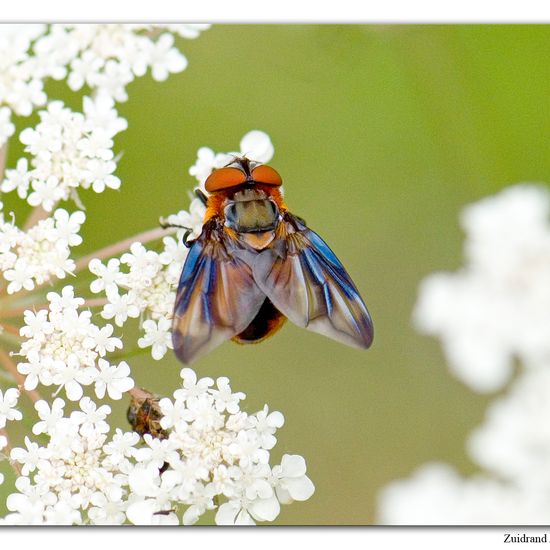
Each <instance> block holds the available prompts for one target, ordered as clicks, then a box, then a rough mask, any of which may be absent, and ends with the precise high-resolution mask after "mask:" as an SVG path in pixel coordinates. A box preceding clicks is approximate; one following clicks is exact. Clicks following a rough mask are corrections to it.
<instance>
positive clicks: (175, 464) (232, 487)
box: [127, 368, 314, 525]
mask: <svg viewBox="0 0 550 550" xmlns="http://www.w3.org/2000/svg"><path fill="white" fill-rule="evenodd" d="M181 376H182V380H183V386H182V388H180V389H179V390H176V391H175V392H174V399H173V400H171V399H168V398H165V399H161V400H160V403H159V405H160V409H161V411H162V414H163V418H162V420H161V422H160V425H161V426H162V428H163V429H165V430H167V431H168V432H169V435H168V437H166V438H164V439H155V438H153V437H151V436H149V435H146V436H145V442H146V446H145V447H144V448H142V449H140V450H139V451H138V452H137V453H136V460H137V465H136V468H135V469H134V470H133V472H131V473H130V476H129V485H130V488H131V490H132V493H133V495H134V498H135V500H134V501H133V502H132V504H131V505H130V506H129V507H128V510H127V515H128V518H129V519H130V521H132V523H134V524H140V525H142V524H151V523H168V524H172V523H177V522H178V521H179V520H178V518H177V514H176V512H174V511H173V510H175V509H176V508H177V507H178V505H180V504H182V505H185V506H186V507H187V508H186V510H185V512H184V513H183V516H182V522H183V523H184V524H193V523H195V522H196V521H198V519H199V518H200V516H202V515H203V514H204V513H205V512H206V511H207V510H212V509H214V508H217V512H216V516H215V521H216V523H217V524H218V525H228V524H253V523H255V521H254V520H256V521H273V520H274V519H275V518H276V517H277V516H278V514H279V511H280V503H283V504H287V503H290V502H292V501H293V500H307V499H308V498H309V497H310V496H311V495H312V494H313V492H314V486H313V484H312V482H311V481H310V479H309V478H308V477H307V476H306V464H305V461H304V459H303V458H302V457H301V456H298V455H284V456H283V459H282V462H281V464H280V465H277V466H274V467H271V466H270V465H269V455H270V453H269V451H270V450H271V449H272V448H273V447H274V445H275V443H276V441H277V440H276V438H275V435H274V434H275V432H276V430H277V429H278V428H280V427H281V426H282V425H283V422H284V418H283V415H282V414H281V413H279V412H276V411H275V412H271V413H270V412H269V410H268V408H267V405H266V406H265V407H264V409H263V410H261V411H259V412H257V413H256V414H254V415H248V414H246V413H245V412H243V411H241V410H240V406H239V401H241V400H242V399H244V398H245V395H244V394H243V393H240V392H237V393H232V390H231V387H230V385H229V380H228V379H227V378H225V377H221V378H218V379H217V381H216V385H215V386H214V381H213V380H212V379H211V378H201V379H197V376H196V374H195V372H194V371H193V370H191V369H188V368H185V369H182V371H181ZM138 497H139V498H138ZM221 499H223V500H224V502H221Z"/></svg>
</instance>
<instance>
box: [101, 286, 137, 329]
mask: <svg viewBox="0 0 550 550" xmlns="http://www.w3.org/2000/svg"><path fill="white" fill-rule="evenodd" d="M107 298H108V300H109V303H108V304H105V306H104V307H103V311H102V312H101V316H102V317H103V318H104V319H113V318H114V320H115V324H116V325H117V326H119V327H121V326H122V325H124V323H125V322H126V319H128V317H133V318H135V317H139V308H138V307H137V306H136V305H135V304H134V296H133V294H131V293H128V294H123V295H122V296H120V295H119V294H118V293H115V292H111V293H109V295H108V296H107Z"/></svg>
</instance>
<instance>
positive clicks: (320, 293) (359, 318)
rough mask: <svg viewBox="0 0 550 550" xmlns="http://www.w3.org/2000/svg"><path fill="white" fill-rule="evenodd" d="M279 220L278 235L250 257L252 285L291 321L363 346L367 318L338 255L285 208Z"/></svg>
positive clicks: (368, 338)
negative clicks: (284, 212)
mask: <svg viewBox="0 0 550 550" xmlns="http://www.w3.org/2000/svg"><path fill="white" fill-rule="evenodd" d="M281 223H282V224H283V226H282V227H280V228H279V230H278V233H279V235H280V237H279V238H278V239H277V240H276V241H275V242H274V243H273V246H271V247H270V249H268V250H264V251H262V252H261V253H260V254H258V256H257V257H256V258H255V260H254V262H253V263H252V267H253V275H254V280H255V281H256V283H257V285H258V286H259V287H260V289H261V290H262V291H263V292H264V293H265V294H266V296H267V297H268V298H269V299H270V300H271V302H272V303H273V305H274V306H275V307H276V308H277V309H278V310H279V311H280V312H281V313H283V314H284V315H285V316H286V317H288V318H289V319H290V320H291V321H292V322H293V323H295V324H296V325H298V326H301V327H304V328H308V329H310V330H313V331H315V332H318V333H320V334H323V335H325V336H328V337H330V338H333V339H335V340H338V341H340V342H343V343H345V344H348V345H350V346H354V347H359V348H368V347H369V346H370V345H371V343H372V340H373V335H374V331H373V325H372V320H371V317H370V314H369V312H368V310H367V307H366V306H365V303H364V302H363V300H362V298H361V296H360V295H359V292H358V290H357V288H356V287H355V285H354V284H353V281H352V280H351V278H350V276H349V275H348V273H347V271H346V270H345V269H344V266H343V265H342V264H341V262H340V260H338V258H337V257H336V256H335V254H334V252H332V250H331V249H330V248H329V247H328V245H327V244H326V243H325V241H323V239H321V237H319V235H317V233H315V232H314V231H312V230H311V229H309V228H308V227H306V226H305V225H304V224H303V223H302V222H301V220H299V219H298V218H296V217H294V216H292V215H290V214H286V215H285V219H284V220H283V221H282V222H281Z"/></svg>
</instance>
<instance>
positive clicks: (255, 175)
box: [252, 164, 283, 187]
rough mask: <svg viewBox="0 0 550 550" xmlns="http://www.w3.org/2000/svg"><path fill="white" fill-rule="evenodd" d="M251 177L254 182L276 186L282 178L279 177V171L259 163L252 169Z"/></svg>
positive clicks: (281, 181)
mask: <svg viewBox="0 0 550 550" xmlns="http://www.w3.org/2000/svg"><path fill="white" fill-rule="evenodd" d="M252 179H253V180H254V181H255V182H256V183H264V184H265V185H273V186H277V187H278V186H279V185H282V184H283V180H282V179H281V176H280V175H279V172H277V170H275V169H274V168H271V166H267V165H266V164H261V165H260V166H258V167H257V168H254V170H252Z"/></svg>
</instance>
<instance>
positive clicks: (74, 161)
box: [0, 95, 127, 212]
mask: <svg viewBox="0 0 550 550" xmlns="http://www.w3.org/2000/svg"><path fill="white" fill-rule="evenodd" d="M38 114H39V116H40V122H39V123H38V125H37V126H36V127H35V128H26V129H25V130H23V131H22V132H21V134H20V136H19V139H20V140H21V142H22V143H23V144H25V151H26V152H27V153H29V154H30V155H32V159H31V163H30V164H31V168H30V169H29V164H28V161H27V159H25V158H21V159H20V160H19V161H18V163H17V167H16V168H15V169H11V170H7V172H6V178H5V180H4V181H3V182H2V184H1V186H0V189H1V190H2V191H3V192H9V191H13V190H16V191H17V193H18V195H19V197H21V198H23V199H24V198H26V199H27V201H28V203H29V204H30V205H31V206H42V208H44V210H46V211H48V212H50V211H51V210H52V209H53V208H54V206H55V205H56V204H57V203H58V202H59V201H61V200H67V199H69V198H72V199H73V200H75V201H76V202H77V203H78V195H77V190H78V189H79V188H82V189H89V188H90V187H91V188H92V189H93V190H94V191H95V192H96V193H101V192H103V191H104V190H105V189H106V188H110V189H118V188H119V187H120V179H119V178H118V177H117V176H115V175H114V171H115V169H116V161H115V158H114V153H113V151H112V147H113V137H114V136H115V135H116V134H118V133H119V132H121V131H122V130H125V129H126V127H127V122H126V120H124V119H123V118H120V117H119V116H118V114H117V111H116V109H115V108H114V101H113V100H112V99H111V98H110V97H109V96H106V95H98V96H97V97H96V99H91V98H89V97H85V98H84V102H83V113H76V112H73V111H71V110H70V109H68V108H67V107H65V106H64V105H63V103H62V102H61V101H52V102H50V103H49V104H48V107H47V109H46V110H43V111H39V113H38Z"/></svg>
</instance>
